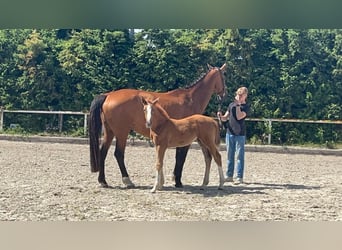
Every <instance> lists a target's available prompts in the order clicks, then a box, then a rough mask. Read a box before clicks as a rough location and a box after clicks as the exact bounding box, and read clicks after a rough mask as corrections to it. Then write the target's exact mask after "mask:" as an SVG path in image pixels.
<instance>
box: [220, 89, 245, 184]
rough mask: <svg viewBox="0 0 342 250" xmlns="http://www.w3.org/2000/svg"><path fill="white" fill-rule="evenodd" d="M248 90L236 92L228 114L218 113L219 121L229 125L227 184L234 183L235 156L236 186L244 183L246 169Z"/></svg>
mask: <svg viewBox="0 0 342 250" xmlns="http://www.w3.org/2000/svg"><path fill="white" fill-rule="evenodd" d="M247 96H248V89H247V88H246V87H240V88H239V89H238V90H237V91H236V95H235V99H234V101H233V102H232V103H230V104H229V106H228V109H227V112H226V113H225V114H224V115H222V113H221V112H217V116H218V119H221V121H223V122H225V121H227V120H228V123H227V133H226V145H227V152H228V158H227V159H228V160H227V178H226V179H225V181H226V182H233V176H234V167H235V155H236V158H237V162H236V169H237V174H236V177H237V178H236V181H235V183H236V184H240V183H243V174H244V167H245V142H246V125H245V119H246V117H247V115H248V114H249V110H250V108H249V106H248V105H247V103H246V99H247Z"/></svg>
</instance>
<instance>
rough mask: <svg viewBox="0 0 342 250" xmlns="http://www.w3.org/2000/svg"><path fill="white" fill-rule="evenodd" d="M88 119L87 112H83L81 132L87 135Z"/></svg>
mask: <svg viewBox="0 0 342 250" xmlns="http://www.w3.org/2000/svg"><path fill="white" fill-rule="evenodd" d="M87 119H88V115H87V114H84V124H83V134H84V135H87V123H88V121H87Z"/></svg>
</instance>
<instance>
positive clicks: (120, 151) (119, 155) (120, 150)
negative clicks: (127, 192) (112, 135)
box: [114, 132, 134, 188]
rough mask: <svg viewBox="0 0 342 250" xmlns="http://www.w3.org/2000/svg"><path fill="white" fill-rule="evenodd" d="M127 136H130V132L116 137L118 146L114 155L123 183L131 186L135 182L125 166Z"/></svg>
mask: <svg viewBox="0 0 342 250" xmlns="http://www.w3.org/2000/svg"><path fill="white" fill-rule="evenodd" d="M127 137H128V132H127V134H126V136H124V135H123V136H122V135H121V136H117V137H116V146H115V151H114V156H115V158H116V161H117V162H118V165H119V168H120V172H121V176H122V182H123V184H125V185H126V187H128V188H131V187H134V183H133V182H132V181H131V180H130V178H129V176H128V172H127V169H126V166H125V148H126V140H127Z"/></svg>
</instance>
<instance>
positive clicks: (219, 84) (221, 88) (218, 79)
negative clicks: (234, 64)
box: [208, 64, 227, 101]
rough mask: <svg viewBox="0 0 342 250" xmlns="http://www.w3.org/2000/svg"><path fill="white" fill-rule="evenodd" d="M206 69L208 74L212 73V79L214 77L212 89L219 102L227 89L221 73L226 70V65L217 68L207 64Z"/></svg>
mask: <svg viewBox="0 0 342 250" xmlns="http://www.w3.org/2000/svg"><path fill="white" fill-rule="evenodd" d="M208 68H209V70H210V72H212V73H211V74H212V77H215V80H214V81H213V82H214V84H215V85H214V88H215V93H216V94H217V97H218V99H219V100H220V101H221V100H222V99H223V98H224V96H225V95H226V94H227V88H226V84H225V78H224V74H223V72H224V71H225V70H226V64H223V65H222V66H221V67H220V68H219V67H213V66H211V65H209V64H208Z"/></svg>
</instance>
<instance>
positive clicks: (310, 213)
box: [0, 140, 342, 221]
mask: <svg viewBox="0 0 342 250" xmlns="http://www.w3.org/2000/svg"><path fill="white" fill-rule="evenodd" d="M113 152H114V147H111V149H110V152H109V155H108V157H107V160H106V178H107V182H108V184H109V185H110V186H111V187H110V188H107V189H104V188H100V186H99V185H98V183H97V173H91V172H90V166H89V148H88V145H79V144H63V143H47V142H35V143H32V142H15V141H4V140H2V141H1V140H0V177H1V181H0V221H83V220H85V221H121V220H123V221H240V220H248V221H268V220H271V221H342V165H341V160H342V157H341V156H334V155H309V154H279V153H261V152H249V151H247V152H246V169H245V178H244V179H245V183H244V184H242V185H233V184H230V183H225V186H224V190H218V189H217V185H218V172H217V167H216V165H215V164H214V163H213V164H212V169H211V173H210V183H209V186H208V187H207V188H206V189H205V190H201V189H200V185H201V183H202V178H203V175H204V159H203V156H202V153H201V150H199V149H196V148H195V147H193V148H191V149H190V151H189V154H188V157H187V160H186V162H185V166H184V172H183V178H182V181H183V184H184V188H181V189H178V188H175V187H174V182H173V181H172V180H171V177H172V170H173V166H174V162H175V161H174V156H175V150H174V149H169V150H168V151H167V153H166V156H165V161H164V163H165V168H164V174H165V177H166V179H165V182H166V183H165V187H164V189H163V190H162V191H157V193H155V194H151V193H150V189H151V188H152V185H153V183H154V176H155V171H154V163H155V151H154V149H153V148H152V147H148V146H147V145H146V146H128V147H127V149H126V165H127V169H128V172H129V174H130V177H131V180H132V181H133V182H134V184H135V185H136V188H133V189H127V188H125V187H124V185H123V184H122V182H121V175H120V172H119V168H118V166H117V163H116V161H115V160H114V158H113ZM221 155H222V158H223V163H224V164H223V166H224V172H225V171H226V152H225V151H221Z"/></svg>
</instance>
